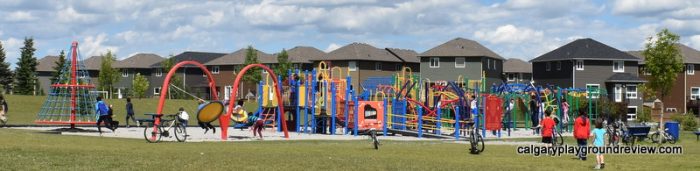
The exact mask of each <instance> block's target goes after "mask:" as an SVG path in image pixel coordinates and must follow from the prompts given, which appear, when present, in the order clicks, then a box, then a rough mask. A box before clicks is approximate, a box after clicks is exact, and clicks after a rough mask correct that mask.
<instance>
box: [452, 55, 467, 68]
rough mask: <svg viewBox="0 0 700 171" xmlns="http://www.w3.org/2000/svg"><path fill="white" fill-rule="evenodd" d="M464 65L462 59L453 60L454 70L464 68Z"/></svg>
mask: <svg viewBox="0 0 700 171" xmlns="http://www.w3.org/2000/svg"><path fill="white" fill-rule="evenodd" d="M465 66H466V65H465V64H464V58H462V57H458V58H455V68H464V67H465Z"/></svg>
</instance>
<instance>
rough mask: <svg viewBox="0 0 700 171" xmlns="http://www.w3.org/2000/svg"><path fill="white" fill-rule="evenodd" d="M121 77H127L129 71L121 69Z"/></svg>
mask: <svg viewBox="0 0 700 171" xmlns="http://www.w3.org/2000/svg"><path fill="white" fill-rule="evenodd" d="M122 77H129V70H128V69H122Z"/></svg>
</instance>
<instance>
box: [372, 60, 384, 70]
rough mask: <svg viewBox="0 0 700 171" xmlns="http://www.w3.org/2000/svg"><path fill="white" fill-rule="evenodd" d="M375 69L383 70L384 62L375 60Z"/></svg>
mask: <svg viewBox="0 0 700 171" xmlns="http://www.w3.org/2000/svg"><path fill="white" fill-rule="evenodd" d="M374 70H377V71H381V70H382V63H381V62H375V63H374Z"/></svg>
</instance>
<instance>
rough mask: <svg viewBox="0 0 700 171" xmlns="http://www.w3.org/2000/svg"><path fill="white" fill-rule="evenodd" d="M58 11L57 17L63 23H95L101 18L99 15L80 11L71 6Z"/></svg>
mask: <svg viewBox="0 0 700 171" xmlns="http://www.w3.org/2000/svg"><path fill="white" fill-rule="evenodd" d="M56 13H57V15H58V16H57V17H56V19H57V20H58V21H59V22H61V23H94V22H97V21H98V20H99V17H98V16H97V15H94V14H84V13H80V12H78V11H76V10H75V9H74V8H73V7H70V6H69V7H67V8H65V9H61V10H59V11H57V12H56Z"/></svg>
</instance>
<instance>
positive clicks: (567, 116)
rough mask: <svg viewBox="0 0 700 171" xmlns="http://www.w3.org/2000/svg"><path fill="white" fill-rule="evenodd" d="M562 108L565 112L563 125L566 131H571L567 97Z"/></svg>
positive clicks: (562, 120)
mask: <svg viewBox="0 0 700 171" xmlns="http://www.w3.org/2000/svg"><path fill="white" fill-rule="evenodd" d="M561 109H562V111H563V112H564V113H563V114H562V118H561V123H562V124H564V125H562V126H563V127H564V130H566V132H569V103H568V102H566V99H562V102H561Z"/></svg>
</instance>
